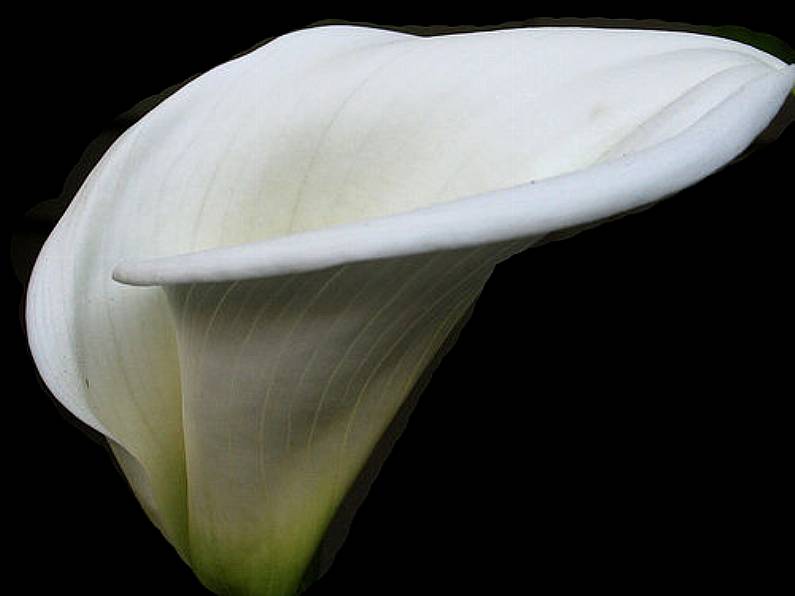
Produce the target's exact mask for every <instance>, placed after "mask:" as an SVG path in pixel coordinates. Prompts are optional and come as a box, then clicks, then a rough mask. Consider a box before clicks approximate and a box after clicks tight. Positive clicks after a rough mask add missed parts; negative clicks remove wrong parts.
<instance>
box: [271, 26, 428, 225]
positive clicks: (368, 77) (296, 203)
mask: <svg viewBox="0 0 795 596" xmlns="http://www.w3.org/2000/svg"><path fill="white" fill-rule="evenodd" d="M403 41H407V40H397V41H396V42H392V43H390V44H386V45H389V46H392V45H393V44H394V43H397V42H403ZM412 41H413V40H412ZM417 47H419V46H415V45H414V44H409V47H407V48H403V51H402V52H395V53H394V54H388V55H387V59H386V60H384V62H381V63H379V64H378V65H377V66H376V67H375V68H373V69H372V70H370V71H369V72H367V73H366V74H365V75H364V76H363V77H362V79H361V80H360V81H359V82H358V83H357V84H356V85H355V86H354V87H353V88H352V89H351V90H350V91H349V92H348V94H347V95H346V96H345V97H344V98H343V100H342V102H341V103H340V104H339V105H338V106H337V108H336V109H335V110H334V113H333V114H332V115H331V118H330V119H329V121H328V122H327V123H326V126H325V127H324V128H323V131H322V133H321V135H320V138H319V139H318V142H317V144H316V145H315V147H314V151H313V152H312V156H311V157H310V158H309V163H308V164H307V166H306V169H305V170H304V173H303V176H302V178H301V182H300V184H299V185H298V189H297V190H296V194H295V198H294V199H293V207H292V210H291V213H290V218H289V219H288V222H287V227H286V228H285V229H286V230H287V231H288V232H289V231H292V230H293V227H294V226H295V221H296V218H297V217H298V212H299V210H300V205H301V202H302V199H303V195H304V192H305V190H306V184H307V181H308V180H309V175H310V172H311V171H312V168H313V167H314V165H315V162H316V161H317V158H318V155H319V154H320V147H321V145H322V144H323V143H324V142H325V140H326V138H327V137H328V133H329V131H330V130H331V128H332V127H333V126H334V124H335V123H336V122H337V121H338V119H339V118H340V116H341V115H342V114H343V112H344V111H345V108H346V107H347V106H348V105H349V104H350V102H351V100H352V99H353V98H354V97H355V96H356V95H357V93H359V92H360V91H361V90H362V89H364V88H365V87H367V85H368V83H370V82H371V81H372V80H373V79H374V78H375V75H376V74H378V73H379V72H381V71H383V70H384V69H385V68H386V67H387V66H389V65H390V64H392V63H393V62H395V61H397V60H398V59H400V58H403V57H404V56H405V55H408V54H409V53H411V52H412V51H414V50H415V49H416V48H417Z"/></svg>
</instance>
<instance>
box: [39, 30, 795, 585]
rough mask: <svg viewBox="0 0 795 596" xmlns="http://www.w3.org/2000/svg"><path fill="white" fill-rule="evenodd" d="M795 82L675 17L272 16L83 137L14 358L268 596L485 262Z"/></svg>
mask: <svg viewBox="0 0 795 596" xmlns="http://www.w3.org/2000/svg"><path fill="white" fill-rule="evenodd" d="M794 82H795V68H794V67H793V66H787V65H786V64H784V63H783V62H781V61H780V60H778V59H776V58H774V57H772V56H770V55H768V54H765V53H763V52H761V51H759V50H756V49H754V48H752V47H749V46H746V45H743V44H740V43H737V42H732V41H728V40H725V39H720V38H714V37H705V36H701V35H694V34H688V33H674V32H659V31H633V30H607V29H578V28H539V29H514V30H503V31H494V32H488V33H484V32H481V33H470V34H458V35H447V36H440V37H431V38H423V37H415V36H411V35H406V34H403V33H396V32H391V31H384V30H378V29H370V28H361V27H350V26H331V27H319V28H314V29H309V30H304V31H298V32H295V33H293V34H290V35H286V36H284V37H280V38H278V39H276V40H274V41H272V42H270V43H268V44H266V45H265V46H263V47H262V48H260V49H257V50H256V51H253V52H251V53H250V54H247V55H246V56H244V57H241V58H238V59H236V60H233V61H231V62H228V63H226V64H223V65H221V66H219V67H217V68H215V69H213V70H212V71H210V72H208V73H207V74H205V75H203V76H202V77H199V78H198V79H196V80H194V81H192V82H191V83H189V84H188V85H186V86H185V87H184V88H182V89H181V90H179V91H178V92H177V93H175V94H174V95H172V96H171V97H169V98H168V99H167V100H166V101H164V102H163V103H162V104H160V105H159V106H158V107H157V108H156V109H154V110H153V111H152V112H151V113H150V114H148V115H147V116H146V117H145V118H144V119H142V120H141V121H140V122H139V123H138V124H136V125H135V126H134V127H132V128H131V129H130V130H128V131H127V132H126V133H125V134H124V135H122V137H120V138H119V140H118V141H117V142H116V143H115V144H114V145H113V146H112V148H111V149H110V150H109V151H108V152H107V153H106V154H105V155H104V157H103V158H102V160H101V161H100V163H99V164H98V165H97V167H96V168H95V169H94V171H93V172H92V173H91V175H90V176H89V177H88V179H87V180H86V182H85V183H84V185H83V187H82V188H81V190H80V192H79V193H78V195H77V197H76V198H75V200H74V201H73V203H72V204H71V206H70V207H69V209H68V211H67V212H66V214H65V215H64V217H63V218H62V220H61V221H60V222H59V224H58V226H57V227H56V229H55V230H54V232H53V233H52V235H51V237H50V238H49V239H48V241H47V243H46V245H45V246H44V248H43V250H42V252H41V255H40V257H39V259H38V261H37V263H36V267H35V270H34V273H33V276H32V279H31V285H30V288H29V292H28V303H27V324H28V335H29V339H30V345H31V349H32V353H33V355H34V358H35V360H36V364H37V366H38V368H39V371H40V372H41V375H42V377H43V378H44V380H45V382H46V383H47V385H48V387H49V388H50V389H51V391H52V392H53V394H54V395H55V396H56V397H57V398H58V399H59V400H60V401H61V403H63V404H64V405H65V406H66V407H67V408H68V409H69V410H70V411H71V412H72V413H73V414H74V415H75V416H77V417H78V418H79V419H80V420H82V421H83V422H85V423H86V424H88V425H89V426H91V427H93V428H94V429H96V430H97V431H99V432H101V433H102V434H103V435H105V436H106V437H107V438H108V441H109V442H110V444H111V445H112V448H113V451H114V454H115V455H116V458H117V459H118V461H119V463H120V465H121V467H122V469H123V470H124V472H125V474H126V475H127V478H128V479H129V481H130V484H131V486H132V487H133V489H134V490H135V492H136V495H137V496H138V498H139V500H140V501H141V503H142V505H143V507H144V508H145V510H146V512H147V514H148V515H149V517H150V518H151V519H152V521H153V522H154V523H155V524H156V525H157V526H158V527H159V528H160V530H161V531H162V532H163V534H164V535H165V536H166V538H167V539H168V540H169V541H170V542H171V544H172V545H173V546H174V547H175V548H176V549H177V551H178V552H179V553H180V555H181V556H182V557H183V559H184V560H185V561H186V562H187V563H188V564H190V565H191V566H192V567H193V569H194V570H195V571H196V573H197V574H198V576H199V577H200V579H201V580H202V581H203V582H204V583H205V585H207V586H208V587H209V588H210V589H212V590H214V591H216V592H218V593H224V594H227V593H228V594H266V595H277V594H291V593H293V592H294V591H295V590H296V588H297V586H298V584H299V582H300V580H301V577H302V575H303V572H304V570H305V568H306V565H307V564H308V562H309V560H310V559H311V557H312V555H313V553H314V550H315V548H316V546H317V544H318V542H319V540H320V539H321V538H322V536H323V533H324V531H325V528H326V526H327V524H328V522H329V520H330V518H331V516H332V515H333V514H334V512H335V509H336V507H337V505H338V504H339V502H340V499H341V498H342V497H343V496H344V495H345V493H346V490H347V489H348V487H349V486H350V483H351V482H352V481H353V479H354V478H355V476H356V474H357V472H358V470H359V469H360V467H361V466H362V464H363V462H364V461H365V460H366V458H367V456H368V454H369V453H370V451H371V449H372V447H373V445H374V444H375V442H376V441H377V440H378V438H379V436H380V435H381V433H382V432H383V430H384V428H385V427H386V426H387V425H388V424H389V422H390V420H391V419H392V417H393V416H394V414H395V412H396V411H397V409H398V408H399V407H400V405H401V403H402V401H403V399H404V398H405V396H406V395H407V393H408V392H409V391H410V390H411V388H412V386H413V385H414V383H415V381H416V380H417V379H418V377H419V376H420V374H421V373H422V372H423V370H424V368H425V367H426V366H427V364H428V363H429V361H430V360H431V359H432V357H433V356H434V354H435V353H436V351H437V350H438V348H439V347H440V345H441V344H442V342H443V341H444V339H445V337H446V336H447V334H448V333H449V332H450V331H451V330H452V329H453V328H454V327H455V326H456V324H457V323H458V322H459V320H460V318H461V317H462V315H463V314H464V313H465V312H466V311H467V309H468V308H469V307H470V306H471V305H472V303H473V302H474V300H475V298H476V297H477V296H478V294H479V292H480V290H481V289H482V288H483V285H484V284H485V283H486V280H487V279H488V276H489V274H490V272H491V271H492V269H493V267H494V265H495V264H496V263H498V262H499V261H500V260H502V259H505V258H507V257H509V256H510V255H511V254H514V253H516V252H518V251H521V250H523V249H525V248H527V247H529V246H532V245H533V244H535V243H537V242H539V241H540V240H542V239H543V238H544V237H545V236H546V235H548V234H549V233H551V232H554V231H557V230H561V229H564V228H570V227H573V226H577V225H582V224H587V223H589V222H594V221H596V220H600V219H603V218H606V217H610V216H613V215H616V214H619V213H622V212H625V211H627V210H630V209H634V208H638V207H641V206H645V205H648V204H650V203H652V202H654V201H657V200H659V199H661V198H664V197H666V196H668V195H670V194H673V193H675V192H677V191H679V190H681V189H683V188H684V187H686V186H689V185H691V184H693V183H695V182H697V181H698V180H700V179H702V178H704V177H705V176H708V175H709V174H711V173H712V172H714V171H715V170H717V169H718V168H720V167H722V166H723V165H725V164H727V163H728V162H729V161H731V160H732V159H733V158H734V157H736V156H737V155H738V154H740V153H741V152H742V151H743V150H744V149H745V148H746V147H747V146H748V145H749V144H750V143H751V141H752V140H753V139H754V138H755V137H756V135H758V134H759V133H760V132H761V131H762V130H763V129H764V128H765V127H766V126H767V124H768V123H769V122H770V120H771V119H772V118H773V116H774V115H775V114H776V112H777V111H778V109H779V108H780V106H781V104H782V103H783V101H784V99H785V98H786V96H787V94H788V93H789V91H790V89H791V88H792V86H793V83H794ZM137 286H145V287H137Z"/></svg>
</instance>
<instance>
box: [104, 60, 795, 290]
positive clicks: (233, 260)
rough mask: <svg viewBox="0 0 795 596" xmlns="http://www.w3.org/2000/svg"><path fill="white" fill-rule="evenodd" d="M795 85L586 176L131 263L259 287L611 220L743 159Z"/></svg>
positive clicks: (768, 87) (127, 279)
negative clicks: (261, 282) (264, 281)
mask: <svg viewBox="0 0 795 596" xmlns="http://www.w3.org/2000/svg"><path fill="white" fill-rule="evenodd" d="M794 85H795V65H789V66H786V67H784V68H782V69H781V70H778V71H774V72H771V73H770V74H769V75H766V76H763V77H761V78H759V79H756V80H753V81H751V82H749V83H747V84H746V85H744V86H743V87H741V88H740V89H738V90H737V91H736V92H735V93H734V94H732V95H731V96H730V97H729V98H728V99H726V100H725V101H724V102H722V103H721V104H719V105H718V106H716V107H715V108H713V109H712V110H710V111H709V112H708V113H707V114H706V115H704V116H703V117H702V118H701V119H699V120H698V121H696V122H695V123H694V124H693V125H691V126H690V127H689V128H687V129H686V130H684V131H683V132H681V133H680V134H678V135H676V136H675V137H673V138H671V139H668V140H665V141H662V142H660V143H659V144H657V145H654V146H652V147H650V148H648V149H642V150H640V151H638V152H636V153H630V154H628V155H624V156H621V157H619V158H616V159H612V160H610V161H608V162H604V163H601V164H598V165H594V166H591V167H588V168H585V169H583V170H580V171H577V172H574V173H571V174H564V175H560V176H556V177H552V178H548V179H545V180H540V181H537V182H531V183H528V184H523V185H519V186H515V187H512V188H507V189H501V190H496V191H492V192H487V193H483V194H480V195H477V196H472V197H466V198H462V199H459V200H456V201H453V202H450V203H445V204H441V205H435V206H431V207H427V208H422V209H417V210H415V211H411V212H408V213H403V214H398V215H392V216H387V217H380V218H374V219H370V220H367V221H363V222H358V223H354V224H343V225H339V226H334V227H329V228H324V229H321V230H314V231H309V232H303V233H298V234H292V235H288V236H283V237H279V238H275V239H270V240H265V241H262V242H254V243H249V244H244V245H239V246H233V247H224V248H217V249H210V250H204V251H199V252H195V253H189V254H181V255H175V256H168V257H160V258H156V259H146V260H133V261H122V262H120V263H119V264H117V266H116V267H115V268H114V270H113V278H114V279H115V280H116V281H119V282H121V283H125V284H129V285H139V286H152V285H167V284H182V283H200V282H220V281H231V280H243V279H254V278H261V277H271V276H277V275H285V274H292V273H301V272H307V271H313V270H319V269H325V268H328V267H333V266H336V265H341V264H344V263H354V262H362V261H369V260H376V259H384V258H391V257H399V256H406V255H411V254H421V253H427V252H433V251H439V250H450V249H455V248H464V247H468V246H475V245H479V244H488V243H492V242H500V241H505V240H511V239H516V238H522V237H533V236H539V235H543V234H547V233H549V232H552V231H554V230H559V229H561V228H566V227H570V226H575V225H579V224H583V223H587V222H590V221H594V220H598V219H602V218H606V217H610V216H612V215H616V214H618V213H621V212H624V211H629V210H632V209H635V208H638V207H641V206H643V205H645V204H648V203H652V202H654V201H656V200H659V199H662V198H664V197H666V196H669V195H671V194H674V193H676V192H678V191H680V190H682V189H684V188H686V187H688V186H691V185H692V184H695V183H696V182H698V181H699V180H701V179H703V178H705V177H707V176H709V175H710V174H712V173H714V172H715V171H716V170H718V169H720V168H721V167H722V166H724V165H725V164H727V163H728V162H730V161H731V160H732V159H733V158H735V157H736V156H737V155H739V154H740V153H742V151H743V150H744V149H746V148H747V147H748V146H749V145H750V144H751V143H752V142H753V140H754V138H755V137H756V136H757V135H759V134H760V133H761V132H762V131H763V130H764V129H765V127H766V126H767V125H768V123H769V122H770V121H771V120H772V119H773V117H774V116H775V115H776V113H777V112H778V110H779V109H780V107H781V105H782V104H783V102H784V100H785V99H786V97H787V95H788V94H789V92H790V90H791V89H792V87H793V86H794Z"/></svg>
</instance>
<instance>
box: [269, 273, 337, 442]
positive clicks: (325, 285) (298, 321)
mask: <svg viewBox="0 0 795 596" xmlns="http://www.w3.org/2000/svg"><path fill="white" fill-rule="evenodd" d="M345 269H346V267H345V266H344V265H343V266H342V267H338V268H337V269H336V270H334V272H333V273H332V274H331V275H329V276H328V278H327V279H326V280H325V281H324V282H323V283H322V285H321V286H320V288H319V289H318V290H317V291H316V293H315V294H314V295H313V296H312V298H311V300H309V302H308V303H307V304H306V305H305V306H304V307H303V308H302V309H301V310H300V311H299V312H298V313H297V316H296V318H295V320H294V322H293V324H292V326H291V327H290V331H289V332H288V333H287V336H286V337H285V338H284V340H283V341H282V344H281V347H280V349H279V352H278V354H277V356H276V362H275V364H274V367H275V368H277V369H278V366H279V364H280V363H281V361H282V358H283V356H284V351H285V348H286V347H287V346H288V345H289V343H290V338H292V336H293V334H294V333H295V330H296V329H298V327H299V326H300V325H301V322H302V321H303V319H304V317H305V316H306V314H307V313H308V312H309V311H310V310H311V309H312V307H313V306H314V305H315V304H316V303H317V301H318V300H320V298H321V296H323V294H324V293H325V292H326V290H327V289H328V288H329V287H330V286H331V284H332V283H333V282H334V280H336V279H337V278H338V277H340V275H341V274H342V273H343V271H345ZM275 378H276V375H272V376H271V379H270V382H269V383H268V389H267V392H266V393H265V399H264V401H263V404H262V416H263V417H264V416H265V412H266V409H267V407H268V403H269V401H270V399H271V395H272V390H273V384H274V382H275ZM291 408H292V404H291V403H288V404H287V421H288V428H287V430H288V433H287V436H286V441H287V444H286V445H285V451H289V440H290V434H289V431H290V413H291ZM264 428H265V427H264V424H261V425H260V427H259V432H260V433H263V432H264ZM262 442H263V438H262V434H260V440H259V443H262Z"/></svg>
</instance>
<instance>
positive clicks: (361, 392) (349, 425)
mask: <svg viewBox="0 0 795 596" xmlns="http://www.w3.org/2000/svg"><path fill="white" fill-rule="evenodd" d="M481 252H484V250H483V249H482V248H479V249H476V250H475V251H473V252H472V253H470V255H468V256H467V257H465V258H463V259H462V260H461V263H463V262H466V261H468V260H470V258H472V259H475V258H476V256H479V255H478V253H481ZM461 266H462V267H463V264H462V265H461ZM490 266H491V261H487V262H486V263H484V264H483V265H480V266H478V267H476V268H475V269H474V270H473V271H471V272H470V273H468V274H465V276H464V277H463V278H462V279H461V280H459V281H458V282H457V283H455V284H454V285H453V286H452V287H450V288H448V289H447V290H445V291H444V292H443V293H442V294H441V295H440V296H438V297H437V298H436V299H435V300H434V301H433V302H432V303H431V304H430V305H429V306H427V307H425V308H424V309H423V310H422V311H421V313H420V314H419V315H418V316H417V317H414V318H413V321H412V322H411V323H410V324H409V325H407V326H406V327H405V329H404V330H403V331H402V332H401V333H400V335H399V336H398V337H397V339H396V340H395V341H394V342H392V344H391V346H390V347H389V349H388V350H386V352H385V353H384V354H383V356H382V357H381V359H380V360H379V362H378V363H377V364H376V365H375V366H374V367H372V370H371V372H370V375H369V376H368V377H367V379H366V380H365V383H364V385H363V386H362V388H361V389H360V390H359V392H358V393H357V396H356V400H355V402H354V405H353V408H352V409H351V413H350V415H349V417H348V423H347V424H346V427H345V434H344V435H343V439H342V446H341V449H340V454H341V457H340V459H342V458H343V457H344V454H345V451H346V450H347V444H348V440H349V437H350V432H351V429H352V427H353V423H354V420H355V419H356V415H357V413H358V409H359V405H360V403H361V400H362V396H363V395H364V394H365V393H366V390H367V387H369V384H370V382H371V381H372V379H373V377H374V376H375V375H376V374H377V372H378V371H379V370H380V369H381V366H382V365H383V364H384V362H385V361H386V360H387V358H389V356H390V355H391V354H392V352H393V351H394V350H395V349H396V348H397V346H398V345H399V344H400V342H401V341H402V340H403V338H404V337H406V336H407V335H408V334H409V332H411V331H412V330H413V329H414V328H415V327H416V326H417V325H418V324H419V323H420V322H421V321H422V320H423V318H424V317H425V316H426V315H427V314H429V313H432V312H433V309H434V308H436V306H437V305H439V304H441V303H442V302H444V300H446V299H447V298H448V297H449V296H450V295H454V294H455V292H456V291H458V290H459V289H460V288H461V287H464V286H466V284H467V283H468V282H469V281H470V280H471V279H473V278H474V277H475V276H477V275H479V274H480V273H482V272H483V271H485V270H487V269H488V268H489V267H490ZM443 283H445V282H443V281H440V282H439V283H437V284H436V285H434V286H433V288H434V290H435V289H436V288H438V287H440V286H441V285H442V284H443ZM428 293H431V292H428ZM396 323H397V321H396ZM393 326H394V324H393ZM384 335H385V333H384V334H382V336H381V337H383V336H384ZM377 342H380V338H379V339H378V340H377ZM377 342H376V343H377ZM374 345H375V344H374Z"/></svg>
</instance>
